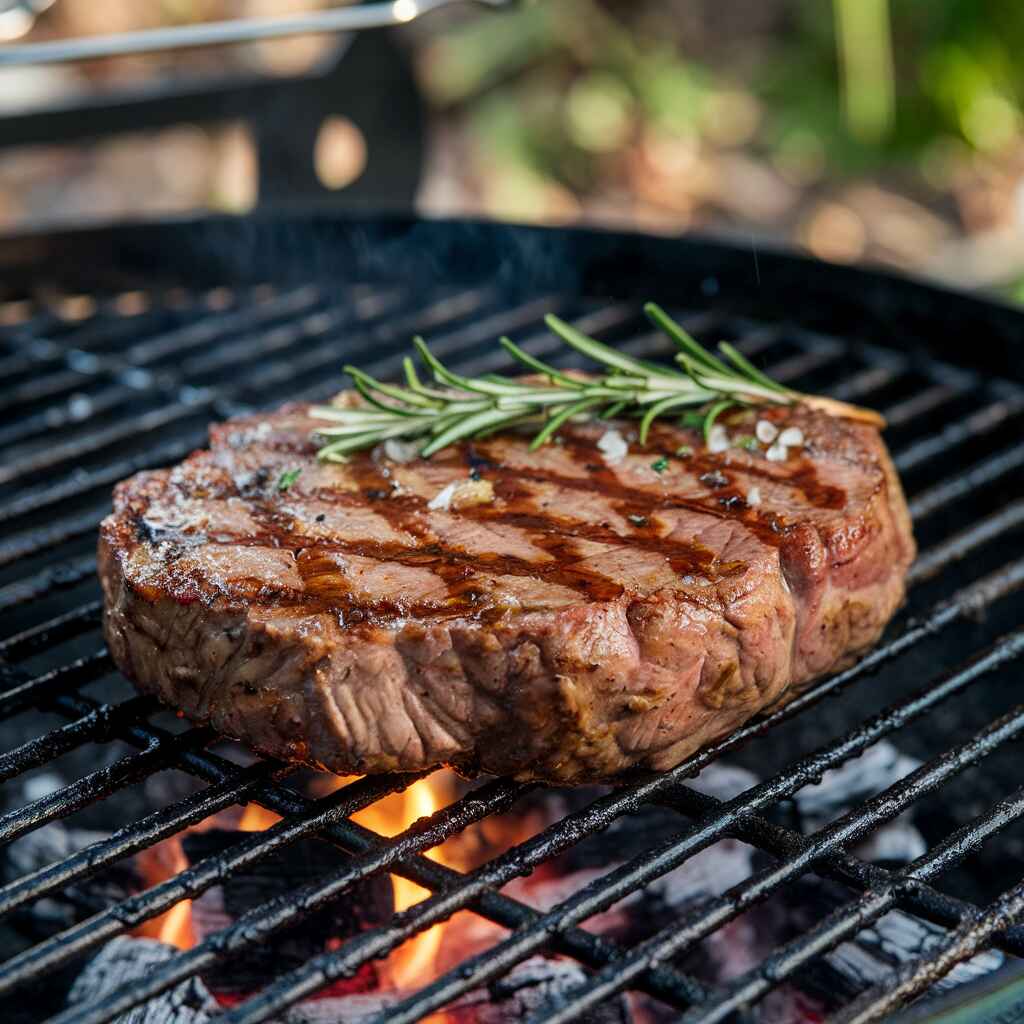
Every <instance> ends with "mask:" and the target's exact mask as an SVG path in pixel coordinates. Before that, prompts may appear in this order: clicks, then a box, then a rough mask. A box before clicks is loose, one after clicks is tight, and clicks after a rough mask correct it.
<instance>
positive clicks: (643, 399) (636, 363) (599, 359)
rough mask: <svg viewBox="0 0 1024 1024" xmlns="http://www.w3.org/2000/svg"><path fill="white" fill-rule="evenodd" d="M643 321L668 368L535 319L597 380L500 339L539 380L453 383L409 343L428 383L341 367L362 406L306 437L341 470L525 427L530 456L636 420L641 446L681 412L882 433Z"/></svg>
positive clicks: (699, 422) (837, 406) (665, 326)
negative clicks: (825, 415) (812, 410)
mask: <svg viewBox="0 0 1024 1024" xmlns="http://www.w3.org/2000/svg"><path fill="white" fill-rule="evenodd" d="M644 312H645V313H646V314H647V316H648V317H649V318H650V319H651V321H652V322H653V323H654V324H655V325H656V326H657V327H659V328H661V329H662V330H663V331H664V332H665V333H666V334H667V335H668V336H669V338H670V339H671V340H672V341H673V342H674V343H675V345H676V347H677V348H678V349H679V351H678V352H677V353H676V357H675V361H676V364H677V366H676V367H671V366H659V365H657V364H655V363H649V362H647V361H645V360H641V359H634V358H633V357H632V356H629V355H626V354H625V353H624V352H620V351H618V350H616V349H614V348H610V347H609V346H608V345H605V344H603V343H602V342H600V341H597V340H596V339H594V338H591V337H588V336H587V335H585V334H583V333H582V332H581V331H578V330H577V329H576V328H575V327H573V326H571V325H570V324H567V323H565V321H564V320H561V319H559V318H558V317H557V316H554V315H551V314H549V315H548V316H547V317H545V322H546V323H547V325H548V327H549V328H550V329H551V330H552V331H553V332H554V333H555V334H557V335H558V336H559V337H560V338H561V339H562V340H563V341H564V342H565V343H566V344H567V345H570V346H571V347H572V348H574V349H575V350H576V351H577V352H580V353H582V354H583V355H585V356H586V357H587V358H589V359H591V360H593V361H594V362H595V363H598V364H599V365H600V366H601V367H602V371H601V373H600V374H597V375H594V376H581V375H574V374H571V373H563V372H562V371H560V370H557V369H555V367H553V366H550V365H548V364H547V363H545V362H543V361H542V360H540V359H538V358H537V357H536V356H532V355H530V353H528V352H525V351H524V350H523V349H521V348H520V347H519V346H518V345H516V344H515V343H514V342H512V341H510V340H509V339H508V338H502V339H501V345H502V347H503V348H504V349H505V351H506V352H507V353H508V354H509V355H510V356H511V357H512V358H513V359H515V360H516V362H518V363H520V364H522V365H523V366H524V367H526V368H527V369H528V370H530V371H531V372H532V373H533V374H535V375H538V376H540V377H543V378H546V379H545V380H543V381H538V380H536V379H532V380H531V379H526V380H523V379H519V380H516V379H513V378H510V377H503V376H499V375H497V374H485V375H484V376H482V377H463V376H461V375H460V374H457V373H455V372H453V371H452V370H449V369H448V368H447V367H446V366H445V365H444V364H443V363H442V362H441V361H440V360H439V359H438V358H437V357H436V356H435V355H434V354H433V353H432V352H431V351H430V349H429V348H428V347H427V345H426V343H425V342H424V341H423V339H422V338H414V339H413V344H414V345H415V347H416V351H417V352H418V354H419V356H420V358H421V359H422V360H423V363H424V365H425V366H426V367H427V369H429V371H430V373H431V375H432V377H433V381H434V383H433V384H424V383H423V382H422V381H421V380H420V378H419V375H418V374H417V371H416V367H415V366H414V364H413V361H412V359H410V358H409V357H406V358H405V360H404V363H403V365H404V369H405V386H404V387H402V386H399V385H396V384H387V383H385V382H383V381H379V380H377V379H375V378H374V377H371V376H370V375H369V374H368V373H365V372H364V371H363V370H360V369H359V368H358V367H355V366H346V367H345V372H346V373H348V374H349V375H350V376H351V377H352V380H353V383H354V384H355V388H356V390H357V391H358V392H359V394H360V395H361V396H362V398H363V404H361V405H355V404H348V405H334V406H318V407H315V408H314V409H312V410H311V412H312V415H313V416H315V417H317V418H319V419H323V420H326V421H328V422H329V423H330V425H329V426H326V425H325V426H323V427H320V428H318V429H317V430H316V431H315V434H316V435H317V436H319V437H322V438H324V439H326V440H327V443H326V444H325V445H324V446H323V447H322V448H321V449H320V450H319V452H318V453H317V455H318V456H319V458H321V459H324V460H326V461H329V462H344V461H345V460H346V458H347V456H348V455H349V454H350V453H352V452H356V451H360V450H362V449H364V448H371V447H373V446H374V445H376V444H378V443H380V442H381V441H386V440H388V439H389V438H402V439H404V440H407V441H422V442H423V444H422V447H421V449H420V455H421V456H422V457H424V458H428V457H429V456H431V455H433V454H434V453H435V452H438V451H440V450H441V449H442V448H446V447H448V445H451V444H454V443H455V442H456V441H461V440H462V439H464V438H469V437H483V436H486V435H489V434H493V433H495V432H497V431H499V430H504V429H506V428H509V427H513V426H521V425H526V424H534V425H536V426H537V427H538V428H539V429H538V430H537V432H536V434H535V435H534V438H533V441H532V443H531V445H530V450H531V451H533V450H535V449H537V448H539V447H540V446H541V445H542V444H544V443H545V442H547V441H549V440H550V439H551V438H552V437H553V436H554V435H555V434H556V433H557V432H558V430H559V429H560V428H561V427H562V426H563V425H564V424H566V423H568V422H569V421H578V420H586V419H593V418H603V419H610V418H612V417H614V416H631V417H636V418H638V419H639V420H640V425H639V431H638V434H639V439H640V443H641V444H646V443H647V435H648V433H649V431H650V428H651V424H652V423H653V422H654V420H655V419H657V418H658V417H659V416H665V415H667V414H673V415H675V416H679V415H680V413H683V411H684V410H687V409H688V410H690V411H689V412H687V413H686V414H685V417H684V421H683V422H684V423H686V424H687V425H689V424H690V423H692V424H693V425H695V426H699V427H701V428H702V429H703V431H704V432H705V435H707V433H708V431H710V429H711V425H712V424H713V423H714V421H715V419H716V418H717V417H718V416H720V415H721V414H722V413H723V412H725V411H726V410H728V409H731V408H734V407H737V406H745V405H764V404H774V405H794V404H795V403H796V402H805V403H806V404H809V405H813V406H816V407H818V408H822V409H825V410H826V411H829V412H831V413H833V414H836V415H840V416H846V417H848V418H851V419H859V420H863V421H866V422H870V423H873V424H875V425H876V426H883V425H884V421H883V420H882V418H881V417H880V416H879V415H878V414H877V413H874V412H871V411H870V410H867V409H861V408H858V407H857V406H852V405H848V404H846V403H845V402H838V401H836V400H834V399H829V398H820V397H816V396H809V395H803V394H800V393H799V392H797V391H792V390H790V389H789V388H786V387H783V386H782V385H781V384H777V383H776V382H775V381H773V380H772V379H771V378H770V377H767V376H765V374H763V373H762V372H761V371H760V370H758V369H757V368H756V367H755V366H753V365H752V364H751V363H750V362H749V361H748V360H747V359H746V357H745V356H743V355H742V353H740V352H739V351H737V349H735V348H734V347H733V346H732V345H730V344H729V343H728V342H724V341H723V342H721V343H720V344H719V346H718V347H719V351H720V353H721V356H722V358H719V357H718V356H715V355H712V354H711V353H710V352H708V351H707V349H705V348H704V347H703V346H702V345H700V344H699V343H698V342H697V341H695V340H694V339H693V338H692V337H690V335H689V334H687V332H686V331H685V330H684V329H683V328H682V327H681V326H680V325H679V324H677V323H676V322H675V321H674V320H673V319H672V318H671V317H670V316H669V315H668V314H667V313H666V312H665V311H664V310H663V309H662V308H661V307H660V306H657V305H655V304H654V303H653V302H649V303H647V304H646V305H645V306H644ZM435 385H436V386H435ZM698 408H699V411H697V410H698ZM659 461H660V460H659ZM666 465H667V463H666ZM658 472H661V470H658ZM286 475H287V474H285V476H286ZM292 479H294V478H292ZM283 480H284V476H282V481H283ZM290 483H291V481H289V484H290ZM279 486H280V483H279ZM281 489H282V490H286V489H287V488H286V487H281Z"/></svg>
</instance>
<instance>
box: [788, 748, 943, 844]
mask: <svg viewBox="0 0 1024 1024" xmlns="http://www.w3.org/2000/svg"><path fill="white" fill-rule="evenodd" d="M920 767H921V762H920V761H918V760H916V759H915V758H913V757H908V756H907V755H906V754H903V753H901V752H900V751H899V750H897V749H896V747H894V746H893V745H892V744H891V743H890V742H889V741H888V740H882V741H881V742H880V743H876V744H875V745H874V746H872V747H869V748H868V749H867V750H865V751H864V753H863V754H862V755H861V756H860V757H857V758H854V759H853V760H852V761H847V762H846V763H845V764H843V765H841V766H840V767H838V768H833V769H832V770H831V771H828V772H825V774H824V776H823V777H822V780H821V782H819V783H817V784H816V785H814V786H805V787H804V788H803V789H801V790H800V791H799V792H798V793H797V794H796V795H795V796H794V798H793V802H794V804H795V806H796V809H797V813H798V815H799V819H800V824H801V827H802V829H803V831H804V833H805V834H808V835H809V834H810V833H812V832H817V831H818V830H819V829H821V828H824V827H825V826H826V825H828V824H829V823H830V822H833V821H835V820H836V818H839V817H841V816H842V815H843V814H846V812H847V811H849V810H850V809H851V808H853V807H856V806H858V805H859V804H862V803H864V801H865V800H870V799H871V798H872V797H873V796H877V795H878V794H879V793H881V792H882V790H884V789H888V788H889V786H891V785H893V783H895V782H898V781H899V780H900V779H902V778H904V777H905V776H907V775H909V774H910V773H911V772H913V771H916V770H917V769H918V768H920ZM912 820H913V811H912V810H911V811H907V812H905V813H904V814H901V815H900V816H899V817H898V818H895V819H894V820H893V821H891V822H889V823H888V824H886V825H884V826H883V827H882V828H880V829H878V830H876V831H875V832H874V833H872V834H871V835H869V836H868V837H867V838H865V839H864V840H863V841H862V842H861V843H859V844H858V845H857V846H856V847H854V848H853V850H852V851H851V852H852V853H854V854H856V856H858V857H860V858H861V859H863V860H869V861H893V862H896V863H900V862H905V861H911V860H914V859H915V858H917V857H920V856H921V854H923V853H924V852H925V851H926V850H927V848H928V847H927V844H926V843H925V841H924V837H923V836H922V835H921V833H920V832H919V831H918V830H917V829H916V828H914V826H913V824H912Z"/></svg>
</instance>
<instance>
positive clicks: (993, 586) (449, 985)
mask: <svg viewBox="0 0 1024 1024" xmlns="http://www.w3.org/2000/svg"><path fill="white" fill-rule="evenodd" d="M1009 568H1010V569H1014V570H1015V571H1014V572H1012V573H1010V574H1009V575H1007V574H1006V571H1005V570H1002V571H1000V573H998V574H996V575H994V576H993V577H990V578H988V579H986V580H982V581H979V583H978V584H975V585H974V586H973V587H970V588H968V589H967V590H966V591H964V592H963V593H962V594H961V595H959V600H954V601H951V602H947V601H943V602H942V603H941V604H940V605H939V606H938V607H936V608H935V609H934V611H933V612H932V614H931V615H930V616H929V617H928V618H926V619H925V620H923V621H922V622H921V623H920V624H918V625H917V626H915V627H912V628H911V629H910V630H908V631H907V633H905V634H904V637H903V638H901V640H903V641H904V642H903V643H902V644H900V647H899V652H898V653H902V652H903V651H904V650H906V649H908V648H909V647H910V646H911V645H912V644H913V643H914V642H916V641H917V640H920V639H921V638H922V637H923V636H928V635H932V634H933V633H934V632H935V631H936V630H938V629H941V628H942V627H944V626H946V625H948V624H950V623H951V622H952V621H953V620H954V619H955V618H957V617H959V616H960V615H964V614H976V613H977V612H978V611H979V610H980V609H982V608H984V607H985V606H986V605H987V604H989V603H990V602H991V601H992V600H995V599H996V598H997V597H999V596H1005V595H1006V594H1008V593H1010V592H1012V591H1013V590H1014V589H1016V588H1017V587H1019V586H1020V585H1021V584H1022V583H1024V560H1021V561H1020V562H1018V563H1016V565H1015V566H1014V567H1009ZM897 643H899V642H898V641H897ZM889 656H890V657H895V656H896V653H890V654H889ZM812 694H813V695H815V696H816V697H819V698H820V696H823V694H819V693H817V691H816V690H812V691H810V692H809V693H808V695H807V696H811V695H812ZM785 710H786V709H785V708H783V709H782V712H785ZM746 728H750V727H749V726H748V727H746ZM726 742H728V741H726ZM683 796H685V797H686V798H687V799H689V800H691V801H697V802H698V803H699V804H700V805H701V806H702V807H703V809H704V810H705V811H708V812H710V811H716V812H718V813H719V814H720V813H722V806H721V802H720V801H715V800H713V798H709V797H704V796H703V795H702V794H700V793H697V792H695V791H693V790H690V789H688V788H686V787H685V786H678V785H677V786H676V787H675V788H673V789H671V790H670V791H669V792H668V793H667V794H662V795H658V796H655V797H654V798H653V799H655V800H657V801H658V802H662V801H668V802H670V803H674V802H676V801H677V800H679V799H681V798H682V797H683ZM751 820H752V816H751V815H750V814H749V813H747V814H745V815H744V816H743V818H742V819H741V824H740V825H738V826H733V831H732V832H730V834H735V835H736V836H737V837H739V838H748V830H749V828H750V823H751ZM757 845H759V846H762V847H763V848H768V849H771V844H766V843H765V842H764V841H763V840H761V839H760V834H759V842H758V843H757ZM797 852H799V850H798V849H795V848H793V847H792V846H790V848H788V849H787V850H786V851H785V853H786V855H787V856H793V855H795V854H796V853H797ZM856 863H858V864H859V863H860V862H859V861H858V862H856ZM845 867H846V872H845V873H844V876H843V880H844V881H849V880H851V879H853V880H855V881H856V882H859V883H860V884H866V883H865V880H864V878H862V877H861V876H858V875H854V874H852V873H851V869H850V867H849V866H848V865H845ZM936 895H938V894H936ZM914 909H916V910H918V911H920V912H924V913H925V916H931V914H930V913H929V912H928V910H929V908H928V907H926V906H925V905H924V902H923V901H921V903H920V904H919V905H915V907H914ZM945 910H946V911H947V913H946V915H945V916H943V917H942V918H941V919H940V923H948V920H949V918H948V911H949V907H948V905H945ZM593 912H596V911H591V913H593ZM586 916H589V914H587V915H586ZM575 921H576V917H575V915H573V917H572V918H571V919H570V918H569V917H565V918H564V919H563V918H561V917H559V915H558V913H556V912H555V911H552V912H551V913H550V914H548V915H547V916H546V918H545V919H543V920H541V919H538V921H537V922H536V923H535V925H534V928H532V929H531V931H530V933H529V934H526V935H523V936H521V937H520V936H514V937H513V938H511V939H509V940H508V941H507V942H506V943H503V944H501V945H499V946H497V947H495V948H493V949H490V950H488V951H487V952H485V953H483V954H480V955H479V956H478V957H475V958H473V959H471V960H469V961H466V962H465V963H463V964H460V965H459V967H458V969H457V970H454V971H451V972H449V974H447V975H445V976H443V977H442V978H439V979H438V980H437V981H436V982H434V983H433V984H431V985H428V986H425V987H424V988H423V989H421V990H420V991H419V992H418V993H416V994H415V995H414V996H411V997H409V998H408V999H407V1000H406V1001H403V1002H402V1003H400V1004H398V1005H396V1006H395V1007H391V1008H389V1011H388V1019H389V1021H391V1020H394V1021H395V1022H396V1024H397V1022H404V1021H413V1020H417V1019H419V1017H420V1016H422V1015H424V1014H426V1013H428V1012H430V1011H432V1010H437V1009H440V1008H441V1007H442V1006H444V1005H446V1004H447V1003H448V1002H450V1001H451V999H454V998H457V997H458V996H459V995H462V994H464V993H466V992H469V991H471V990H472V989H473V988H477V987H480V986H482V985H484V984H486V983H488V982H489V981H491V980H493V979H494V978H495V977H498V976H500V975H501V974H502V973H504V972H505V971H507V970H508V969H509V968H510V967H512V966H513V965H514V964H516V963H518V962H520V961H521V960H522V959H525V958H526V957H527V956H529V955H530V954H531V953H533V952H534V951H536V949H538V948H541V947H542V946H543V945H544V944H545V942H546V941H547V934H546V933H550V932H551V931H552V930H555V929H556V928H557V927H559V926H561V927H564V926H567V925H570V924H573V923H575ZM542 925H543V927H542ZM1020 949H1021V950H1022V951H1024V937H1022V938H1021V939H1020Z"/></svg>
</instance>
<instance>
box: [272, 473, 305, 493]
mask: <svg viewBox="0 0 1024 1024" xmlns="http://www.w3.org/2000/svg"><path fill="white" fill-rule="evenodd" d="M301 474H302V469H301V468H296V469H286V470H285V471H284V472H283V473H282V474H281V475H280V476H279V477H278V478H277V489H278V490H279V491H281V492H282V493H283V492H284V491H287V490H288V488H289V487H291V485H292V484H293V483H295V481H296V480H298V479H299V476H300V475H301Z"/></svg>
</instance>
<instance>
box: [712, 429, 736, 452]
mask: <svg viewBox="0 0 1024 1024" xmlns="http://www.w3.org/2000/svg"><path fill="white" fill-rule="evenodd" d="M731 443H732V442H731V441H730V440H729V434H728V432H727V431H726V429H725V427H723V426H722V424H721V423H716V424H715V425H714V426H713V427H712V428H711V430H710V431H709V432H708V451H709V452H711V453H712V454H713V455H717V454H718V453H719V452H724V451H728V449H729V446H730V445H731Z"/></svg>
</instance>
